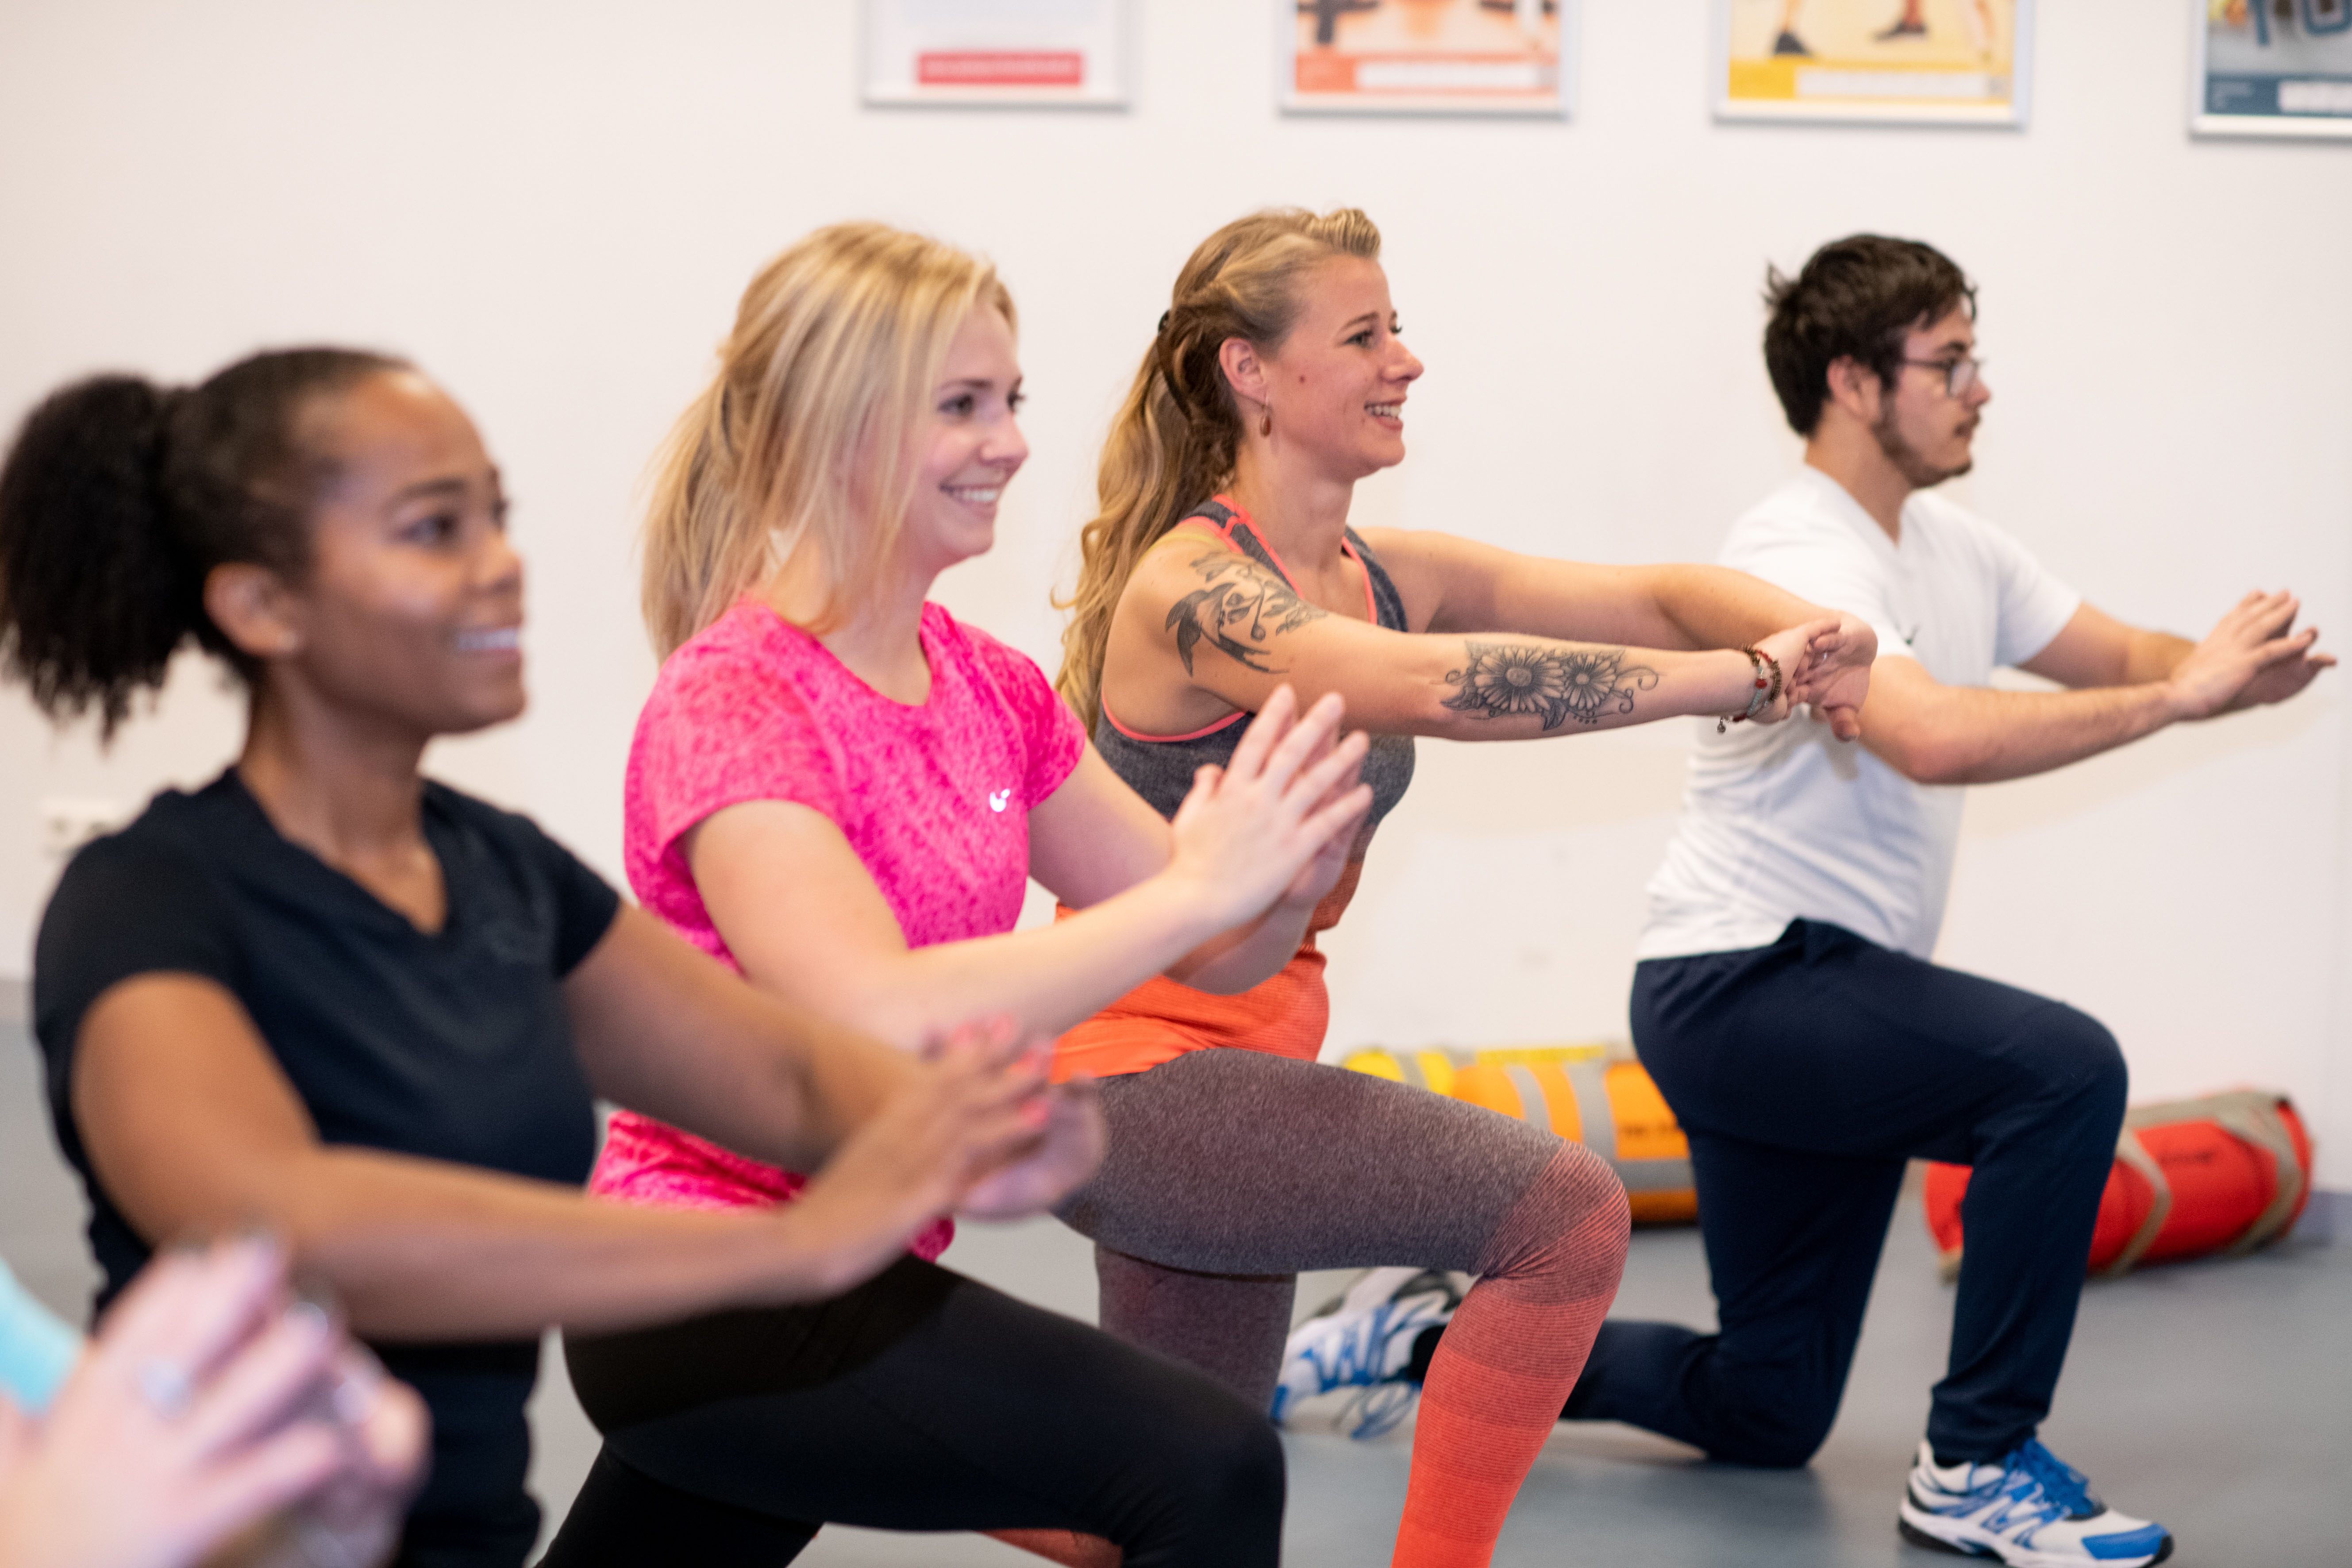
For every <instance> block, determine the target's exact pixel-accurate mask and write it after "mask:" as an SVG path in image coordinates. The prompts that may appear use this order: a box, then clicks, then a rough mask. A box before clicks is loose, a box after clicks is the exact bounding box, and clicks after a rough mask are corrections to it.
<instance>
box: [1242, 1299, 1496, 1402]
mask: <svg viewBox="0 0 2352 1568" xmlns="http://www.w3.org/2000/svg"><path fill="white" fill-rule="evenodd" d="M1460 1305H1462V1292H1461V1290H1460V1289H1456V1288H1455V1286H1454V1280H1453V1279H1451V1278H1450V1277H1449V1276H1447V1275H1446V1274H1444V1273H1443V1272H1441V1271H1440V1270H1437V1269H1434V1268H1373V1269H1368V1270H1366V1271H1365V1273H1364V1274H1363V1275H1362V1276H1361V1277H1360V1279H1357V1281H1356V1282H1355V1283H1354V1284H1353V1285H1350V1286H1349V1287H1348V1291H1347V1294H1345V1295H1343V1296H1340V1297H1339V1298H1338V1299H1337V1300H1332V1301H1329V1302H1327V1303H1325V1304H1324V1306H1322V1307H1321V1308H1320V1309H1318V1310H1317V1311H1316V1313H1315V1315H1314V1316H1313V1317H1311V1318H1308V1319H1307V1321H1305V1322H1303V1323H1301V1324H1299V1325H1298V1326H1297V1328H1295V1329H1293V1330H1291V1331H1290V1342H1289V1343H1288V1344H1287V1345H1286V1346H1285V1347H1284V1348H1283V1352H1282V1378H1281V1381H1280V1382H1278V1383H1276V1384H1275V1388H1274V1409H1273V1411H1272V1415H1273V1417H1274V1419H1275V1421H1276V1423H1277V1424H1278V1423H1280V1421H1281V1420H1282V1418H1283V1416H1284V1415H1285V1414H1286V1413H1288V1412H1291V1411H1294V1410H1296V1408H1297V1405H1298V1402H1299V1401H1301V1400H1303V1399H1312V1398H1313V1397H1315V1396H1316V1395H1317V1394H1328V1393H1330V1392H1332V1391H1333V1390H1334V1389H1340V1388H1360V1389H1362V1390H1363V1391H1364V1392H1363V1393H1362V1394H1359V1395H1357V1397H1356V1398H1355V1399H1354V1400H1353V1401H1352V1402H1351V1403H1350V1404H1349V1406H1348V1408H1347V1412H1346V1414H1345V1415H1343V1416H1342V1417H1341V1421H1340V1425H1341V1426H1344V1427H1345V1428H1346V1430H1347V1433H1348V1436H1350V1437H1355V1438H1359V1439H1362V1438H1367V1437H1377V1436H1380V1435H1381V1433H1383V1432H1386V1431H1387V1430H1389V1428H1391V1426H1395V1425H1396V1424H1397V1423H1398V1422H1400V1421H1402V1420H1403V1419H1404V1418H1405V1415H1406V1413H1407V1412H1408V1411H1410V1410H1412V1406H1413V1403H1414V1402H1415V1401H1416V1400H1418V1399H1419V1398H1420V1397H1421V1384H1418V1383H1415V1382H1412V1380H1411V1379H1409V1378H1407V1377H1406V1376H1405V1373H1406V1370H1407V1369H1408V1368H1409V1367H1410V1366H1411V1365H1412V1344H1413V1341H1415V1340H1416V1339H1418V1338H1420V1337H1421V1331H1423V1329H1428V1328H1433V1327H1436V1326H1437V1325H1439V1324H1441V1323H1444V1322H1447V1321H1450V1320H1451V1319H1452V1318H1453V1316H1454V1309H1455V1308H1456V1307H1459V1306H1460Z"/></svg>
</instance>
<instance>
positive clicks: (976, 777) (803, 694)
mask: <svg viewBox="0 0 2352 1568" xmlns="http://www.w3.org/2000/svg"><path fill="white" fill-rule="evenodd" d="M920 636H921V639H922V647H923V658H924V660H925V662H926V663H928V664H929V667H930V672H931V691H930V696H929V699H928V700H926V701H925V702H924V703H923V704H922V705H921V706H920V707H914V708H910V707H908V706H907V705H906V704H905V703H903V702H895V701H892V700H890V699H889V698H887V697H885V696H883V695H881V694H880V693H879V692H877V691H876V690H875V689H873V688H871V687H869V686H867V685H866V683H865V682H864V681H862V680H860V679H857V677H856V676H855V675H852V674H851V673H850V672H849V671H848V669H847V668H845V667H844V666H843V665H842V663H841V661H840V660H839V659H836V658H834V657H833V655H832V654H831V653H829V652H827V651H826V650H825V647H824V645H823V644H822V643H820V642H818V641H817V640H816V639H815V638H814V637H810V636H809V635H808V634H807V633H806V632H803V631H802V630H801V629H800V628H798V627H797V626H791V625H789V624H787V623H786V622H785V621H783V620H782V619H781V618H780V617H779V616H777V615H776V614H775V612H774V611H772V610H771V609H769V608H768V607H767V606H766V605H763V604H761V603H759V602H757V601H755V600H751V599H748V598H747V599H744V600H743V601H741V602H740V603H739V604H738V605H736V606H735V607H734V608H733V609H732V610H730V611H729V612H728V613H727V614H726V615H725V616H721V617H720V618H719V620H718V621H717V622H715V623H713V624H712V625H711V626H709V627H708V628H706V629H705V630H704V631H703V632H702V633H701V634H700V635H698V636H697V637H694V638H693V639H692V640H691V641H689V642H688V643H686V644H685V645H684V646H683V647H680V648H679V649H678V650H677V652H676V653H674V654H672V655H670V657H669V658H668V661H667V662H666V663H665V664H664V665H663V666H662V668H661V674H660V676H659V677H658V678H656V680H655V681H654V690H653V695H652V696H651V697H650V698H648V699H647V700H646V707H645V711H644V712H643V713H641V714H639V715H638V716H637V733H636V739H635V742H633V743H632V744H631V746H630V748H629V773H628V781H627V784H626V789H625V803H624V812H625V821H624V824H623V838H624V849H625V855H626V858H627V864H628V872H629V885H630V886H631V887H632V888H634V889H635V890H636V894H637V898H638V900H640V901H641V902H643V903H644V905H645V907H646V909H647V910H651V911H653V913H655V914H656V915H658V916H660V917H661V918H662V919H663V920H665V921H668V922H669V923H670V925H671V926H673V927H674V928H676V929H677V931H678V933H679V934H680V935H682V936H684V937H685V938H686V939H687V940H688V942H693V943H694V944H695V945H696V946H697V947H699V948H701V949H702V950H703V951H704V952H709V953H712V954H714V955H716V956H717V957H718V958H719V960H720V961H721V962H723V963H727V964H729V965H730V967H731V966H733V964H734V963H735V960H734V956H733V954H731V953H730V952H728V951H727V944H726V942H723V941H722V940H720V938H719V931H718V930H717V928H715V927H714V926H713V925H712V924H711V923H710V914H709V910H705V909H704V908H703V905H702V897H701V894H700V893H699V892H698V891H697V890H696V888H695V885H694V877H693V874H692V872H691V871H689V870H688V868H687V864H686V858H685V857H684V856H683V855H681V854H680V853H679V852H678V840H679V838H680V837H683V836H684V835H685V833H686V831H687V830H688V828H690V827H692V826H694V825H695V824H697V823H698V822H700V821H701V820H702V819H703V818H705V817H707V816H710V815H711V814H712V813H713V812H716V811H718V810H719V809H721V808H722V807H725V806H730V805H736V804H738V803H740V802H742V801H747V800H786V801H793V802H795V803H797V804H799V805H805V806H808V807H810V808H811V809H812V810H814V811H819V812H822V813H824V816H826V817H828V818H829V819H831V820H832V822H833V823H834V825H835V826H837V827H839V828H840V829H841V832H842V837H845V838H846V839H848V840H849V847H851V848H852V849H854V850H855V851H856V854H857V858H858V859H859V860H861V861H863V862H864V863H865V866H866V873H867V874H868V875H869V876H871V877H872V878H873V879H874V885H875V886H876V887H877V888H879V889H881V892H882V897H883V899H884V900H885V901H886V902H887V903H888V904H889V906H890V912H891V913H892V914H893V915H895V916H897V917H898V929H899V931H901V932H903V933H904V934H905V936H906V939H907V945H908V947H928V946H929V945H930V944H931V943H933V942H961V941H963V940H966V939H968V938H971V937H978V936H994V935H996V934H998V933H999V932H1003V931H1011V930H1012V929H1013V923H1014V921H1017V920H1018V919H1019V918H1020V915H1021V902H1022V898H1023V895H1024V893H1025V892H1026V891H1027V890H1028V883H1029V812H1030V809H1031V808H1032V807H1034V805H1037V804H1038V803H1039V802H1040V801H1042V800H1044V799H1045V797H1046V796H1047V795H1052V794H1053V793H1054V791H1055V790H1056V789H1057V788H1059V787H1060V786H1061V783H1062V781H1063V780H1064V779H1066V778H1067V777H1069V775H1070V770H1071V769H1073V768H1075V767H1076V766H1077V763H1078V758H1079V756H1080V755H1081V754H1082V753H1083V752H1085V750H1086V731H1085V730H1084V729H1083V728H1081V726H1080V725H1079V723H1078V719H1077V715H1076V714H1075V713H1073V712H1071V711H1070V710H1069V708H1068V707H1067V706H1066V705H1065V704H1064V703H1063V701H1062V700H1061V699H1060V698H1059V697H1058V696H1056V695H1055V691H1054V689H1053V686H1052V685H1051V683H1049V682H1048V681H1047V680H1046V679H1045V671H1043V670H1041V669H1039V668H1037V666H1036V664H1035V663H1034V661H1033V660H1031V659H1029V658H1026V657H1024V655H1022V654H1020V653H1017V652H1015V651H1014V650H1013V649H1012V648H1009V647H1005V646H1004V645H1003V643H1000V642H998V641H997V640H996V639H995V638H994V637H990V636H989V635H988V634H987V633H985V632H982V631H980V630H978V629H976V628H974V627H971V626H964V625H962V624H961V623H960V622H958V621H957V620H956V619H955V617H954V616H950V615H949V614H948V613H947V611H945V610H944V609H941V608H940V606H939V605H929V604H927V605H924V606H923V618H922V626H921V633H920ZM802 1184H803V1183H802V1178H801V1177H799V1176H797V1175H795V1174H793V1173H791V1172H788V1171H782V1170H779V1169H777V1168H776V1167H775V1166H773V1165H767V1164H762V1163H760V1162H758V1161H756V1160H751V1159H747V1158H745V1157H744V1156H742V1155H740V1154H737V1153H734V1152H730V1151H729V1150H726V1149H722V1148H720V1147H719V1146H718V1145H717V1144H715V1143H711V1142H707V1141H705V1140H703V1139H700V1138H697V1137H695V1136H693V1135H692V1134H690V1133H687V1132H681V1131H678V1130H677V1129H676V1128H674V1127H669V1126H667V1125H665V1124H664V1123H662V1122H659V1121H654V1120H653V1119H651V1118H650V1117H645V1116H639V1115H637V1114H635V1112H632V1111H626V1110H624V1111H621V1112H619V1113H617V1114H616V1115H614V1118H613V1125H612V1130H611V1132H610V1133H609V1135H608V1136H607V1138H606V1140H605V1143H604V1155H603V1157H602V1158H601V1159H599V1160H598V1161H597V1163H596V1173H595V1174H594V1175H593V1177H591V1178H590V1181H589V1190H590V1191H591V1192H594V1193H598V1194H604V1195H605V1196H609V1197H616V1198H621V1199H624V1200H626V1201H628V1202H632V1203H642V1204H649V1205H657V1206H661V1207H668V1208H702V1209H715V1208H723V1209H734V1208H745V1207H751V1206H754V1205H768V1204H774V1203H780V1202H782V1201H783V1200H785V1199H787V1198H789V1197H791V1196H792V1195H793V1194H794V1193H796V1192H798V1191H799V1190H800V1188H801V1186H802ZM953 1234H954V1231H953V1229H952V1228H951V1227H950V1224H949V1222H947V1221H945V1220H941V1221H940V1223H939V1224H938V1225H936V1226H932V1227H931V1228H930V1229H929V1230H928V1231H926V1232H924V1233H923V1235H922V1236H920V1237H918V1238H917V1239H916V1242H915V1244H914V1247H913V1250H914V1251H915V1252H916V1253H917V1254H919V1256H921V1257H924V1258H936V1257H937V1256H939V1254H940V1250H941V1249H942V1248H944V1247H946V1246H947V1244H948V1238H949V1237H951V1236H952V1235H953Z"/></svg>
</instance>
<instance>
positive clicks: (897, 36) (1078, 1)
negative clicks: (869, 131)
mask: <svg viewBox="0 0 2352 1568" xmlns="http://www.w3.org/2000/svg"><path fill="white" fill-rule="evenodd" d="M1128 4H1129V0H866V102H868V103H875V104H890V103H966V104H970V103H1004V104H1057V103H1058V104H1076V105H1080V106H1087V107H1096V108H1118V107H1119V106H1120V105H1123V104H1125V103H1126V102H1127V58H1126V54H1127V43H1128V36H1129V34H1128V17H1127V8H1128Z"/></svg>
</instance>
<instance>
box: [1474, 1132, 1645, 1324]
mask: <svg viewBox="0 0 2352 1568" xmlns="http://www.w3.org/2000/svg"><path fill="white" fill-rule="evenodd" d="M1632 1234H1633V1213H1632V1208H1631V1205H1629V1204H1628V1203H1627V1202H1626V1198H1625V1184H1623V1183H1622V1182H1621V1181H1619V1180H1618V1179H1617V1173H1616V1172H1615V1171H1614V1170H1612V1169H1611V1167H1610V1164H1609V1162H1608V1161H1606V1160H1604V1159H1602V1158H1601V1156H1600V1155H1598V1154H1595V1153H1594V1152H1592V1151H1591V1150H1590V1149H1588V1148H1586V1147H1585V1146H1584V1145H1583V1144H1581V1143H1563V1144H1561V1145H1560V1146H1559V1149H1558V1151H1556V1152H1554V1153H1553V1155H1552V1157H1551V1158H1550V1159H1549V1161H1547V1162H1545V1163H1544V1167H1543V1169H1542V1170H1540V1171H1538V1173H1536V1178H1535V1180H1534V1181H1532V1182H1529V1183H1528V1185H1527V1187H1526V1189H1525V1190H1524V1191H1522V1192H1521V1193H1520V1194H1519V1195H1518V1198H1517V1201H1515V1202H1514V1203H1513V1204H1512V1205H1511V1207H1510V1211H1509V1212H1508V1213H1507V1214H1506V1215H1504V1216H1503V1220H1502V1223H1501V1224H1500V1225H1498V1226H1496V1229H1495V1233H1494V1234H1493V1235H1492V1236H1491V1237H1488V1238H1487V1241H1486V1247H1485V1248H1484V1249H1483V1251H1482V1255H1481V1257H1480V1258H1479V1259H1478V1266H1477V1268H1475V1270H1474V1272H1475V1273H1477V1274H1478V1275H1479V1276H1480V1277H1482V1278H1485V1279H1515V1278H1526V1277H1528V1276H1531V1275H1536V1274H1546V1273H1551V1274H1561V1273H1573V1274H1575V1275H1578V1276H1580V1278H1581V1279H1582V1280H1583V1281H1584V1283H1585V1286H1586V1289H1585V1290H1580V1291H1578V1292H1577V1293H1578V1294H1583V1293H1587V1291H1588V1290H1590V1289H1603V1288H1605V1289H1609V1290H1610V1291H1612V1293H1613V1291H1614V1290H1615V1288H1616V1284H1617V1280H1618V1278H1619V1277H1620V1276H1621V1275H1622V1274H1623V1273H1624V1271H1625V1249H1626V1246H1627V1243H1628V1240H1629V1238H1630V1237H1631V1236H1632Z"/></svg>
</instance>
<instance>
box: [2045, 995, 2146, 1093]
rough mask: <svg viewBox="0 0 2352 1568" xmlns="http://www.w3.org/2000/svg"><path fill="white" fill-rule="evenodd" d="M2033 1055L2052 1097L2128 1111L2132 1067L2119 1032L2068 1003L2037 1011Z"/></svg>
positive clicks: (2047, 1091) (2046, 1090)
mask: <svg viewBox="0 0 2352 1568" xmlns="http://www.w3.org/2000/svg"><path fill="white" fill-rule="evenodd" d="M2029 1059H2030V1061H2031V1064H2032V1070H2033V1071H2034V1073H2035V1075H2036V1076H2037V1077H2038V1078H2039V1079H2041V1081H2042V1085H2043V1092H2044V1093H2045V1094H2047V1095H2048V1096H2049V1097H2051V1098H2053V1099H2058V1100H2068V1101H2072V1102H2075V1103H2079V1104H2081V1105H2083V1106H2084V1108H2085V1109H2086V1110H2088V1111H2089V1112H2091V1113H2093V1114H2103V1113H2105V1112H2106V1111H2107V1110H2113V1111H2114V1113H2115V1114H2116V1115H2117V1116H2121V1115H2122V1114H2123V1106H2124V1100H2125V1097H2126V1094H2127V1093H2128V1092H2129V1091H2130V1088H2131V1068H2130V1067H2129V1066H2128V1065H2127V1064H2126V1062H2125V1060H2124V1050H2123V1047H2122V1045H2121V1044H2120V1043H2118V1042H2117V1041H2116V1037H2115V1035H2114V1033H2113V1031H2111V1030H2109V1029H2108V1027H2107V1026H2105V1024H2102V1023H2100V1022H2099V1021H2098V1020H2097V1019H2096V1018H2094V1017H2092V1016H2090V1015H2089V1014H2088V1013H2084V1012H2082V1011H2080V1010H2079V1009H2076V1008H2074V1007H2069V1006H2067V1005H2065V1004H2064V1003H2063V1002H2061V1003H2053V1004H2052V1005H2050V1006H2049V1007H2047V1008H2045V1009H2043V1010H2042V1011H2041V1012H2038V1013H2036V1014H2035V1015H2034V1016H2033V1025H2032V1040H2031V1057H2030V1058H2029Z"/></svg>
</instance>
